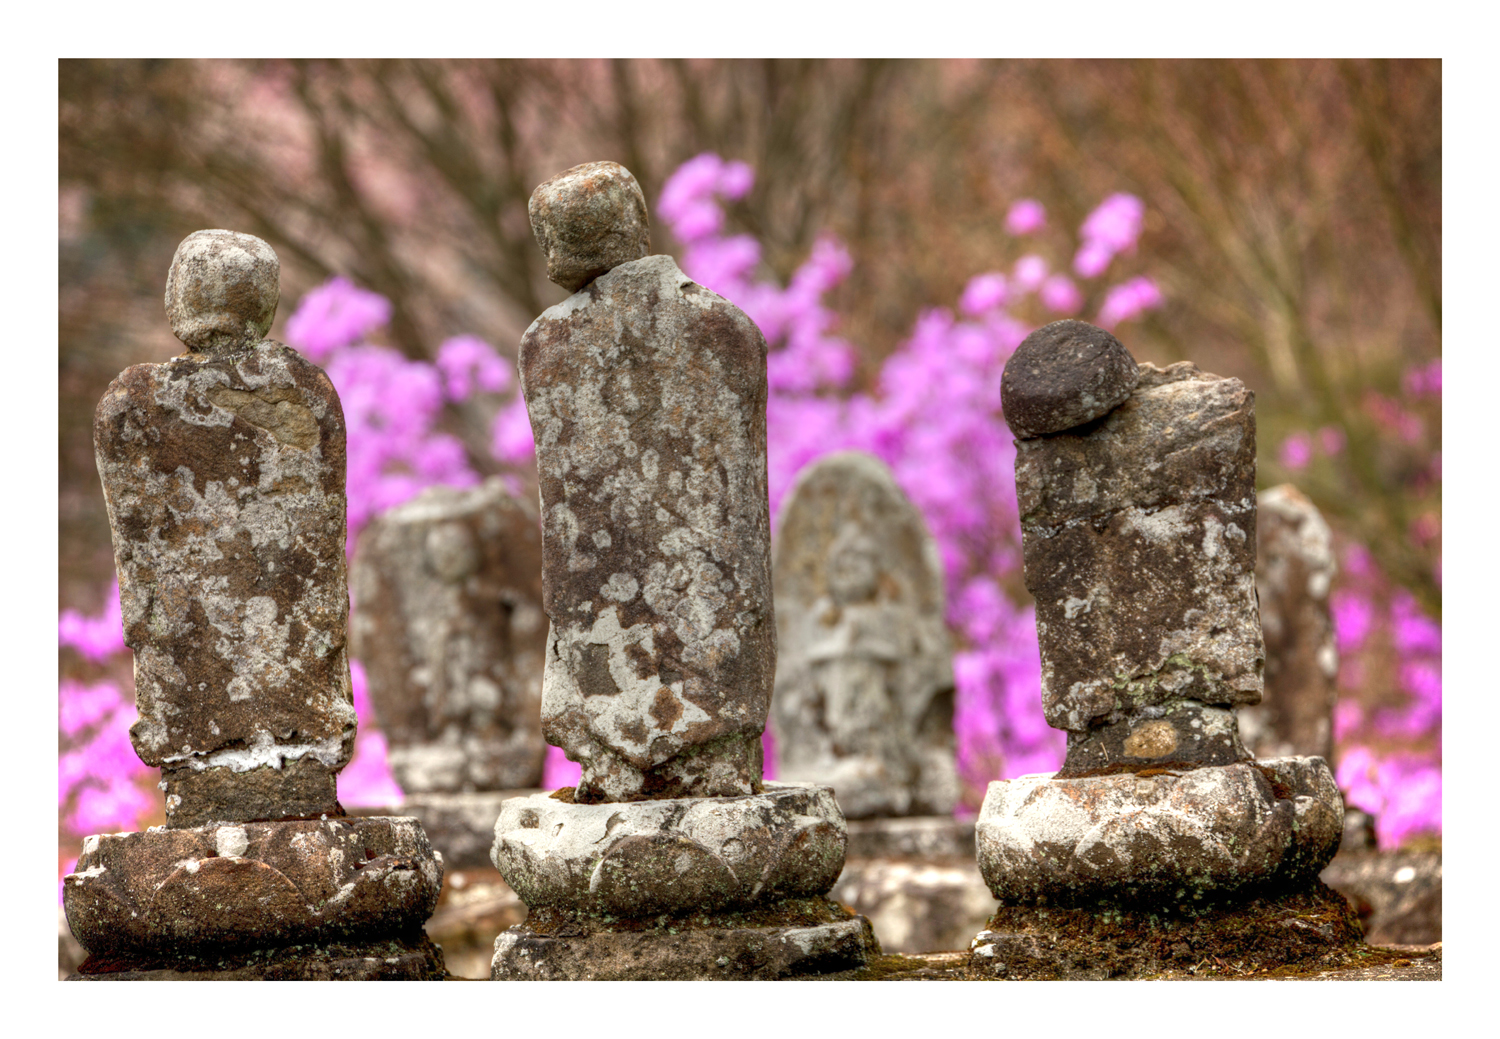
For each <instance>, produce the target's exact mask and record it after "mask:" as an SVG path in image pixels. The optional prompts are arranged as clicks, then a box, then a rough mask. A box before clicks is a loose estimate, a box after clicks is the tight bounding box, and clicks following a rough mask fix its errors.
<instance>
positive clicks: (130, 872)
mask: <svg viewBox="0 0 1500 1039" xmlns="http://www.w3.org/2000/svg"><path fill="white" fill-rule="evenodd" d="M442 877H443V865H442V860H441V859H440V858H438V857H437V856H436V855H435V854H434V853H433V851H432V847H431V845H429V844H428V842H427V838H426V836H425V835H424V834H423V832H422V828H421V826H420V825H418V824H417V822H416V820H414V819H403V818H369V819H324V820H299V821H280V822H262V823H245V824H241V825H233V824H229V825H214V826H202V827H197V828H194V829H175V830H152V831H147V832H145V833H115V834H103V835H99V836H94V837H90V838H88V839H87V840H86V841H85V842H84V846H83V854H82V855H80V856H79V859H78V865H77V866H76V867H75V868H74V871H73V872H72V873H70V874H68V875H67V876H66V877H64V878H63V903H64V906H65V908H66V910H67V914H68V923H69V925H70V926H71V927H72V929H73V934H74V935H75V936H76V937H77V938H78V941H79V942H80V943H81V944H82V945H83V947H84V948H85V949H86V950H88V953H89V955H90V957H91V958H94V959H95V960H96V961H108V962H111V963H112V964H113V966H112V967H111V968H110V969H123V966H126V965H131V964H134V965H136V966H141V965H147V966H157V965H160V966H171V965H179V964H181V963H184V962H187V961H188V960H190V959H193V958H203V957H211V956H214V955H217V954H219V953H222V952H225V951H232V950H248V949H266V948H273V947H279V946H290V945H297V944H303V943H309V942H314V943H317V942H349V941H365V940H376V939H380V938H388V937H391V936H396V935H410V936H415V935H416V934H418V933H420V931H421V928H422V922H423V921H424V920H426V919H427V917H428V916H430V915H431V914H432V910H433V907H434V906H435V905H436V904H437V897H438V891H439V889H440V888H441V886H442ZM158 961H163V962H158ZM85 966H86V967H87V965H85Z"/></svg>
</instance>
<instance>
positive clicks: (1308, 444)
mask: <svg viewBox="0 0 1500 1039" xmlns="http://www.w3.org/2000/svg"><path fill="white" fill-rule="evenodd" d="M1276 457H1277V459H1278V460H1279V461H1280V462H1281V464H1282V465H1284V466H1286V467H1287V468H1288V469H1290V470H1291V471H1292V472H1294V473H1295V472H1300V471H1302V470H1303V469H1306V468H1307V463H1309V462H1311V461H1312V437H1310V436H1308V435H1307V434H1306V433H1304V432H1302V431H1301V430H1298V431H1297V432H1295V433H1292V434H1291V435H1290V436H1288V437H1287V438H1286V439H1285V440H1283V441H1282V442H1281V449H1280V450H1279V451H1278V452H1277V453H1276Z"/></svg>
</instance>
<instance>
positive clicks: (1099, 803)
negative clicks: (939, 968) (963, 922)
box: [970, 757, 1361, 978]
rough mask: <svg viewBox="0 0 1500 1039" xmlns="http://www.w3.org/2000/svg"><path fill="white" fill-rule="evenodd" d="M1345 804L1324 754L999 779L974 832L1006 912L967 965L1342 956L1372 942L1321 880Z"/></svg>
mask: <svg viewBox="0 0 1500 1039" xmlns="http://www.w3.org/2000/svg"><path fill="white" fill-rule="evenodd" d="M1343 814H1344V813H1343V802H1342V799H1341V798H1340V796H1339V792H1338V788H1337V786H1336V785H1335V784H1334V780H1333V775H1332V773H1331V772H1330V770H1329V768H1328V765H1327V763H1326V762H1325V761H1324V760H1323V759H1322V758H1318V757H1306V758H1273V759H1268V760H1265V761H1250V762H1240V763H1236V764H1230V765H1219V766H1206V767H1202V768H1196V769H1188V770H1183V771H1177V770H1169V769H1166V768H1143V769H1140V770H1138V771H1133V772H1119V773H1116V774H1113V775H1101V776H1084V777H1079V778H1073V779H1057V778H1055V777H1053V776H1047V775H1038V776H1023V777H1021V778H1019V779H1012V780H1006V781H1000V782H995V783H991V784H990V787H989V792H988V794H987V795H986V797H985V801H984V806H983V807H982V808H981V810H980V814H979V820H978V823H977V824H976V827H975V839H976V843H977V846H978V855H979V869H980V872H981V873H982V874H983V876H984V879H985V882H986V883H987V884H988V885H989V888H990V892H991V893H992V894H993V895H994V896H995V897H996V898H997V899H999V901H1000V907H999V909H998V910H997V912H996V913H995V915H994V916H993V917H991V919H990V921H989V924H988V926H987V927H986V928H985V930H983V931H981V932H980V933H979V935H978V936H977V937H975V939H974V941H973V943H972V945H971V952H970V964H971V966H974V967H980V968H984V969H987V970H990V971H993V972H995V973H996V974H998V975H1000V976H1003V977H1016V978H1105V977H1138V976H1141V975H1144V974H1151V973H1156V972H1159V971H1161V970H1163V969H1165V968H1167V967H1175V968H1187V967H1190V966H1191V965H1193V964H1194V963H1201V962H1205V961H1212V960H1215V959H1219V960H1228V961H1234V962H1240V963H1246V964H1260V965H1263V966H1266V967H1278V966H1284V965H1286V964H1290V963H1312V962H1317V961H1318V960H1321V959H1325V958H1327V959H1329V961H1330V962H1332V961H1333V960H1335V959H1338V958H1339V957H1340V956H1341V955H1342V954H1343V953H1345V952H1347V951H1348V950H1349V949H1350V948H1351V947H1354V946H1357V945H1358V944H1359V942H1360V941H1361V934H1360V929H1359V924H1358V921H1357V919H1356V918H1355V916H1354V914H1353V912H1352V910H1350V908H1349V906H1348V903H1347V902H1345V900H1344V899H1343V898H1342V897H1341V896H1340V895H1338V894H1337V893H1335V892H1333V891H1331V890H1330V889H1328V888H1327V887H1326V886H1324V885H1323V883H1322V882H1321V881H1319V880H1318V873H1319V871H1320V870H1322V868H1323V867H1324V866H1326V865H1327V864H1328V861H1329V860H1330V859H1331V858H1332V857H1333V854H1334V852H1335V851H1336V850H1337V849H1338V844H1339V838H1340V836H1341V834H1342V831H1343Z"/></svg>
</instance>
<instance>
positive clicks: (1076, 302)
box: [1040, 274, 1083, 314]
mask: <svg viewBox="0 0 1500 1039" xmlns="http://www.w3.org/2000/svg"><path fill="white" fill-rule="evenodd" d="M1040 296H1041V299H1042V305H1043V306H1045V307H1046V308H1047V309H1048V310H1050V311H1052V312H1053V313H1054V314H1076V313H1078V308H1079V307H1081V306H1083V293H1082V292H1079V291H1078V286H1077V285H1074V284H1073V281H1072V279H1071V278H1069V277H1068V276H1067V275H1065V274H1054V275H1052V276H1051V277H1050V278H1048V279H1047V280H1046V281H1044V282H1042V290H1041V292H1040Z"/></svg>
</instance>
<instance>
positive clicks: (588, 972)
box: [490, 900, 880, 981]
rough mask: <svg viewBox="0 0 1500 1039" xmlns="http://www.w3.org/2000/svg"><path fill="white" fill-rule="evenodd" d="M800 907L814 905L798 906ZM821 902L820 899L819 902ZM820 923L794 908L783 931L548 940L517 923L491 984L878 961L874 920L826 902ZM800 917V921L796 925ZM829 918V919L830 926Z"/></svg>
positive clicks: (633, 933) (791, 970) (681, 929)
mask: <svg viewBox="0 0 1500 1039" xmlns="http://www.w3.org/2000/svg"><path fill="white" fill-rule="evenodd" d="M794 901H801V902H803V903H806V902H809V901H815V900H794ZM816 901H821V900H816ZM822 906H824V907H826V909H825V910H824V911H823V912H822V913H819V914H817V915H822V916H824V917H825V919H824V920H822V921H821V922H819V921H808V920H807V919H805V917H806V915H807V913H806V906H805V905H803V906H796V907H794V908H792V909H791V910H789V911H788V912H787V913H785V914H784V915H785V916H786V917H787V918H788V919H787V920H786V921H785V922H784V923H782V924H781V925H779V926H778V924H777V922H776V921H775V919H774V916H775V914H774V913H771V914H767V913H765V912H761V913H758V914H756V925H755V926H751V925H749V924H745V925H742V926H713V922H712V921H710V922H709V923H708V924H707V925H705V924H702V923H698V922H692V921H686V920H682V919H678V920H675V921H672V922H671V923H670V924H668V925H666V926H652V927H645V928H643V929H631V930H608V931H606V930H596V931H592V932H589V933H585V932H584V931H582V930H581V929H573V928H567V927H563V928H559V929H552V933H543V932H541V931H539V930H534V929H532V926H531V925H530V924H529V923H527V924H519V925H517V926H515V927H512V928H511V929H510V930H508V931H505V932H504V933H502V934H501V935H500V936H499V937H498V938H496V939H495V957H494V959H493V961H492V962H491V967H490V977H491V979H492V980H494V981H699V980H717V981H770V980H774V979H776V978H793V977H806V976H810V975H818V974H831V973H834V972H837V971H846V970H858V969H859V968H861V967H863V966H865V964H866V963H867V962H869V961H870V960H871V959H874V958H875V957H877V956H879V955H880V944H879V943H878V942H877V941H876V940H875V932H874V931H873V930H872V929H871V927H870V921H868V920H866V919H865V918H864V917H862V916H855V915H853V914H851V913H849V912H848V911H847V910H843V909H842V908H840V907H837V906H835V905H833V904H832V903H827V902H823V903H822ZM798 917H803V919H798ZM829 917H831V919H828V918H829Z"/></svg>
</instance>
